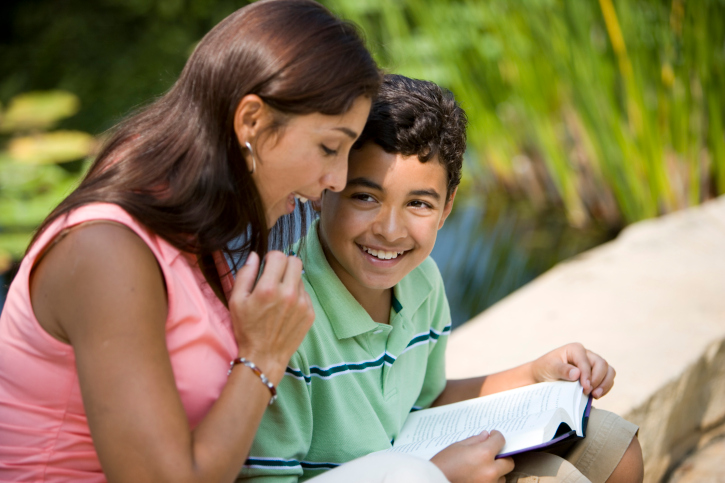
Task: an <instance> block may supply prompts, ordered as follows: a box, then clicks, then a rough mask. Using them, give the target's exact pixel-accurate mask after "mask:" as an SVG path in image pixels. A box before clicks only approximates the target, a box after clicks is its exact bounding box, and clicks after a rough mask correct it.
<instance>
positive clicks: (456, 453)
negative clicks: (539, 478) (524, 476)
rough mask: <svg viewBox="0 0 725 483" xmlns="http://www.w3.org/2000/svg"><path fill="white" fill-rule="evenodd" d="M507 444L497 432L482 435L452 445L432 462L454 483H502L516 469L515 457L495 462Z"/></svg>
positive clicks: (486, 432)
mask: <svg viewBox="0 0 725 483" xmlns="http://www.w3.org/2000/svg"><path fill="white" fill-rule="evenodd" d="M504 443H505V441H504V438H503V435H502V434H501V433H499V432H498V431H492V432H491V433H490V434H489V433H488V431H483V432H482V433H481V434H479V435H476V436H471V437H470V438H468V439H464V440H463V441H459V442H458V443H455V444H452V445H450V446H449V447H447V448H446V449H444V450H443V451H441V452H440V453H438V454H437V455H435V456H434V457H433V458H431V461H432V462H433V464H435V465H436V466H437V467H438V468H440V470H441V471H442V472H443V474H444V475H446V478H448V480H449V481H451V483H466V482H477V483H503V482H504V481H505V477H504V475H506V474H508V473H510V472H511V470H513V469H514V460H513V459H512V458H501V459H498V460H497V459H495V457H496V455H497V454H498V453H499V452H500V451H501V448H503V445H504Z"/></svg>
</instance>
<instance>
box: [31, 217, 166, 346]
mask: <svg viewBox="0 0 725 483" xmlns="http://www.w3.org/2000/svg"><path fill="white" fill-rule="evenodd" d="M30 294H31V301H32V305H33V311H34V312H35V315H36V318H37V319H38V321H39V322H40V324H41V326H43V328H44V329H45V330H46V331H47V332H48V333H49V334H50V335H52V336H53V337H55V338H56V339H59V340H61V341H62V342H66V343H68V342H70V340H71V338H72V335H73V333H74V332H76V331H80V330H83V326H85V325H86V324H90V323H92V324H94V326H95V327H98V324H103V321H106V320H115V319H116V318H118V317H119V316H120V315H121V314H124V313H128V312H129V309H130V307H131V306H139V307H143V308H144V310H145V312H146V313H148V317H149V318H158V317H159V316H163V319H164V320H165V314H166V292H165V288H164V281H163V275H162V273H161V269H160V268H159V266H158V263H157V261H156V258H155V257H154V254H153V252H152V251H151V249H150V248H149V247H148V245H147V244H146V243H145V242H144V241H143V240H142V239H141V238H140V237H139V236H138V235H137V234H136V233H135V232H134V231H133V230H131V229H130V228H128V227H127V226H125V225H122V224H120V223H116V222H112V221H94V222H89V223H84V224H81V225H78V226H76V227H74V228H73V229H71V230H70V231H69V232H68V233H67V234H65V235H64V236H63V237H62V238H61V239H59V240H58V241H57V242H56V243H55V244H54V245H53V246H52V248H50V249H49V250H47V252H46V253H45V254H44V256H43V258H42V259H40V260H39V261H38V263H37V265H36V266H35V268H34V271H33V275H32V279H31V281H30Z"/></svg>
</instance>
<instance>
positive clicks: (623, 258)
mask: <svg viewBox="0 0 725 483" xmlns="http://www.w3.org/2000/svg"><path fill="white" fill-rule="evenodd" d="M572 341H579V342H582V343H583V344H584V345H585V346H587V347H588V348H589V349H591V350H593V351H595V352H597V353H599V354H601V355H603V356H604V357H605V358H606V359H607V360H608V361H609V363H610V364H612V365H613V366H614V367H615V368H616V369H617V378H616V384H615V386H614V389H613V390H612V391H611V392H610V394H609V395H607V396H606V397H605V398H603V399H602V400H600V401H598V402H597V404H596V405H597V406H598V407H601V408H603V409H608V410H610V411H615V412H617V413H619V414H622V415H624V416H625V417H627V418H628V419H629V420H631V421H633V422H635V423H636V424H638V425H639V426H640V442H641V444H642V448H643V453H644V457H645V481H648V482H655V481H661V480H662V478H663V477H665V475H667V474H668V472H671V471H672V469H673V467H674V465H676V463H678V462H679V461H680V460H681V459H682V458H683V457H684V456H685V455H686V454H687V453H688V452H690V451H691V450H692V449H693V448H696V447H697V445H698V443H699V442H700V441H701V439H702V437H703V435H704V434H706V433H707V432H708V431H711V430H712V428H715V427H717V426H719V425H722V424H723V423H724V422H725V197H721V198H719V199H717V200H713V201H710V202H708V203H705V204H704V205H702V206H699V207H695V208H691V209H688V210H684V211H681V212H677V213H673V214H670V215H667V216H663V217H661V218H658V219H654V220H648V221H644V222H640V223H637V224H635V225H632V226H630V227H628V228H627V229H626V230H624V231H623V232H622V234H621V235H620V236H619V237H618V238H617V239H616V240H614V241H612V242H610V243H608V244H605V245H602V246H600V247H597V248H595V249H594V250H591V251H589V252H586V253H584V254H582V255H580V256H578V257H576V258H574V259H573V260H570V261H568V262H565V263H562V264H560V265H558V266H556V267H554V268H553V269H552V270H550V271H549V272H547V273H546V274H544V275H542V276H541V277H539V278H538V279H536V280H535V281H533V282H532V283H530V284H528V285H527V286H525V287H523V288H522V289H521V290H519V291H517V292H515V293H514V294H512V295H510V296H509V297H507V298H506V299H504V300H502V301H501V302H499V303H498V304H496V305H494V306H493V307H491V308H490V309H488V310H487V311H486V312H484V313H482V314H480V315H479V316H477V317H475V318H474V319H472V320H471V321H469V322H468V323H467V324H465V325H464V326H462V327H461V328H459V329H457V330H456V331H455V332H454V333H453V334H452V336H451V339H450V341H449V348H448V351H447V353H448V358H447V364H448V376H449V377H451V378H459V377H469V376H474V375H480V374H484V373H491V372H496V371H499V370H502V369H506V368H509V367H513V366H515V365H518V364H521V363H523V362H526V361H528V360H531V359H533V358H536V357H538V356H539V355H541V354H543V353H545V352H547V351H549V350H551V349H554V348H556V347H558V346H560V345H563V344H565V343H567V342H572ZM722 460H723V461H724V462H725V455H723V458H722ZM723 467H725V463H723Z"/></svg>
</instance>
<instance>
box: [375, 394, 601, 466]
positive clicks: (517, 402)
mask: <svg viewBox="0 0 725 483" xmlns="http://www.w3.org/2000/svg"><path fill="white" fill-rule="evenodd" d="M591 400H592V399H591V396H589V397H587V396H585V395H584V392H583V388H582V386H581V384H579V381H576V382H566V381H557V382H542V383H540V384H533V385H531V386H525V387H520V388H518V389H513V390H511V391H504V392H501V393H498V394H492V395H490V396H484V397H479V398H476V399H470V400H467V401H461V402H458V403H454V404H449V405H446V406H440V407H436V408H431V409H423V410H421V411H415V412H413V413H411V414H410V415H409V416H408V419H406V421H405V424H404V425H403V428H402V429H401V430H400V434H399V435H398V437H397V438H396V440H395V443H394V444H393V447H392V448H390V449H388V450H386V451H391V452H402V453H410V454H413V455H416V456H419V457H421V458H426V459H430V458H432V457H433V456H435V455H436V453H438V452H439V451H441V450H442V449H444V448H446V447H447V446H450V445H451V444H453V443H456V442H458V441H461V440H463V439H466V438H468V437H470V436H474V435H476V434H479V433H480V432H481V431H483V430H488V431H491V430H494V429H495V430H497V431H500V432H501V433H502V434H503V436H504V438H505V439H506V445H505V446H504V447H503V449H502V450H501V453H499V455H498V456H497V458H503V457H505V456H511V455H514V454H518V453H524V452H526V451H532V450H537V449H543V448H547V447H550V446H553V445H555V444H560V443H563V442H564V441H573V440H576V439H581V438H583V437H584V436H585V433H586V427H587V421H588V420H589V411H590V409H591Z"/></svg>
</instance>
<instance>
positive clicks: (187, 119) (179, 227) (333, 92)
mask: <svg viewBox="0 0 725 483" xmlns="http://www.w3.org/2000/svg"><path fill="white" fill-rule="evenodd" d="M380 77H381V76H380V73H379V71H378V68H377V66H376V64H375V61H374V60H373V59H372V57H371V56H370V53H369V52H368V51H367V49H366V48H365V45H364V41H363V40H362V37H361V35H360V33H359V32H358V30H357V28H356V27H355V26H354V25H352V24H350V23H348V22H345V21H342V20H340V19H338V18H336V17H335V16H333V15H332V14H331V13H330V12H329V11H328V10H327V9H326V8H324V7H323V6H321V5H320V4H318V3H316V2H314V1H312V0H262V1H260V2H256V3H253V4H251V5H248V6H246V7H244V8H241V9H239V10H237V11H236V12H234V13H233V14H231V15H230V16H228V17H227V18H226V19H224V20H223V21H222V22H221V23H219V24H218V25H217V26H216V27H214V29H212V30H211V31H210V32H209V33H208V34H207V35H206V36H205V37H204V38H203V39H202V40H201V41H200V42H199V44H198V46H197V47H196V49H195V50H194V52H193V53H192V54H191V57H190V58H189V60H188V61H187V63H186V66H185V67H184V69H183V71H182V72H181V75H180V77H179V79H178V80H177V81H176V83H175V84H174V85H173V86H172V88H171V89H170V90H169V91H168V92H167V93H166V94H165V95H164V96H162V97H161V98H159V99H158V100H156V101H155V102H153V103H152V104H150V105H149V106H148V107H146V108H144V109H143V110H142V111H140V112H139V113H137V114H135V115H133V116H131V117H130V118H128V119H127V120H125V121H124V122H122V123H121V124H119V125H118V126H117V127H115V128H114V129H113V130H112V134H111V136H110V138H109V140H108V141H107V143H106V144H105V146H104V147H103V149H102V150H101V152H100V154H99V155H98V157H97V158H96V160H95V162H94V163H93V166H92V167H91V168H90V171H89V172H88V174H87V175H86V177H85V178H84V180H83V181H82V182H81V184H80V186H79V187H78V188H77V189H76V190H75V191H74V192H73V193H71V195H70V196H68V197H67V198H66V199H65V200H64V201H63V202H62V203H60V205H59V206H58V207H57V208H56V209H55V210H54V211H53V212H52V213H51V214H50V215H49V216H48V218H47V219H46V220H45V221H44V222H43V224H42V225H41V226H40V228H39V229H38V231H37V233H36V235H35V238H34V239H33V242H35V240H37V238H38V236H39V234H40V233H41V232H42V231H43V230H44V229H45V228H46V227H47V226H48V225H49V224H50V223H51V222H52V221H53V220H55V219H56V218H58V217H59V216H61V215H64V214H68V213H69V212H70V211H71V210H73V209H75V208H78V207H79V206H81V205H85V204H87V203H93V202H107V203H115V204H117V205H119V206H120V207H122V208H123V209H124V210H126V211H127V212H128V213H129V214H131V215H132V216H133V217H134V218H136V219H137V220H138V221H139V222H141V223H142V224H144V225H145V226H146V227H148V228H149V229H151V230H152V231H153V232H155V233H156V234H158V235H159V236H161V237H163V238H164V239H165V240H167V241H168V242H169V243H171V244H172V245H174V246H175V247H177V248H179V249H180V250H182V251H186V252H190V253H193V254H195V255H197V257H198V258H199V260H200V261H201V266H202V270H203V271H204V274H205V276H206V278H207V280H208V281H209V283H210V284H211V285H212V287H213V288H214V289H215V292H217V294H219V293H220V283H219V277H218V275H217V274H216V270H215V269H214V268H213V267H214V264H213V260H212V254H213V253H214V252H215V251H217V250H222V251H225V252H226V253H227V254H228V255H231V258H232V259H234V258H237V259H238V256H236V255H237V253H231V251H237V252H243V251H248V250H253V251H256V252H257V253H259V254H260V255H263V254H264V253H266V251H267V247H268V230H267V221H266V219H265V213H264V209H263V206H262V203H261V199H260V196H259V193H258V191H257V189H256V187H255V184H254V182H253V180H252V177H251V175H250V174H249V172H248V170H247V164H246V162H245V159H244V155H243V151H242V148H241V147H240V146H239V143H238V141H237V138H236V134H235V131H234V114H235V111H236V108H237V105H238V104H239V102H240V100H241V99H242V97H244V96H245V95H247V94H256V95H258V96H259V97H260V98H262V100H264V101H265V102H266V103H267V104H268V105H269V106H270V107H272V108H273V111H277V112H278V113H279V114H281V115H280V116H278V117H279V118H280V119H279V121H280V124H283V121H284V114H298V115H299V114H309V113H313V112H319V113H322V114H327V115H337V114H342V113H344V112H346V111H347V110H348V109H349V108H350V107H351V105H352V104H353V102H354V101H355V100H356V99H357V98H358V97H359V96H369V97H374V96H375V94H376V93H377V89H378V86H379V84H380ZM239 237H244V240H245V243H244V244H243V245H242V246H241V247H238V248H236V249H230V248H229V243H230V242H231V241H232V240H235V239H238V238H239ZM31 244H32V243H31ZM222 298H223V297H222Z"/></svg>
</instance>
